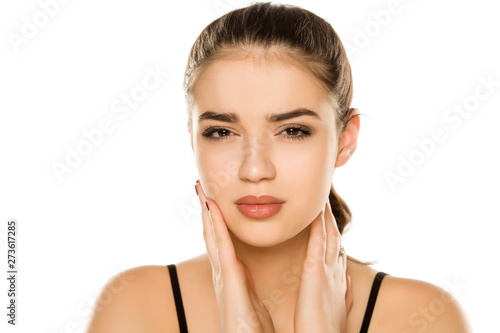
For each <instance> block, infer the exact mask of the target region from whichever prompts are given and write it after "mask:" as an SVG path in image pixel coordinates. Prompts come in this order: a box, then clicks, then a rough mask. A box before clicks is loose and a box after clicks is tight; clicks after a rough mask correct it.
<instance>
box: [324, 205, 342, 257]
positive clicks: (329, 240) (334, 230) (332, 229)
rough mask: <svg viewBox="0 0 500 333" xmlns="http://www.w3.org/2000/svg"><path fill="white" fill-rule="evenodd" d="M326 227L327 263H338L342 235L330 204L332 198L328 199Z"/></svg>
mask: <svg viewBox="0 0 500 333" xmlns="http://www.w3.org/2000/svg"><path fill="white" fill-rule="evenodd" d="M325 229H326V255H325V257H326V264H327V265H333V264H335V263H337V261H338V260H337V259H338V257H339V250H340V243H341V237H342V235H341V234H340V231H339V229H338V227H337V222H336V221H335V216H333V212H332V208H331V206H330V199H327V200H326V209H325Z"/></svg>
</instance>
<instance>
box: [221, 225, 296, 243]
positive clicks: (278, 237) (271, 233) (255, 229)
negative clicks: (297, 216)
mask: <svg viewBox="0 0 500 333" xmlns="http://www.w3.org/2000/svg"><path fill="white" fill-rule="evenodd" d="M282 223H283V221H281V222H279V221H245V222H243V221H241V219H240V220H239V221H238V222H237V226H236V227H231V228H230V231H229V233H230V234H232V237H233V239H234V238H237V239H238V240H239V241H241V242H243V243H245V244H247V245H250V246H254V247H262V248H264V247H272V246H275V245H278V244H281V243H283V242H286V241H287V240H289V239H291V238H293V237H294V235H291V234H290V229H289V228H288V230H286V229H287V228H285V230H284V229H283V224H282ZM228 228H229V227H228ZM298 232H300V231H297V233H298ZM233 243H234V240H233Z"/></svg>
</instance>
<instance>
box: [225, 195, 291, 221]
mask: <svg viewBox="0 0 500 333" xmlns="http://www.w3.org/2000/svg"><path fill="white" fill-rule="evenodd" d="M283 203H284V201H283V200H281V199H278V198H276V197H273V196H270V195H261V196H259V197H256V196H254V195H247V196H245V197H242V198H239V199H238V200H237V201H236V202H235V204H236V207H237V208H238V210H239V211H240V213H241V214H243V215H245V216H246V217H249V218H252V219H265V218H268V217H271V216H273V215H275V214H277V213H278V212H279V211H280V209H281V207H282V206H283Z"/></svg>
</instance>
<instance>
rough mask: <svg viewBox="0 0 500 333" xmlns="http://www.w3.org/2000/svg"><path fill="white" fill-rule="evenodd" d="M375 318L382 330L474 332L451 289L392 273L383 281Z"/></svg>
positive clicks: (429, 332) (375, 322) (376, 323)
mask: <svg viewBox="0 0 500 333" xmlns="http://www.w3.org/2000/svg"><path fill="white" fill-rule="evenodd" d="M372 320H373V321H374V322H373V323H372V324H373V325H374V326H377V328H379V329H377V331H379V330H380V331H381V332H392V331H395V332H396V331H397V332H405V331H406V332H423V331H425V332H428V333H432V332H455V333H466V332H472V329H471V327H470V324H469V323H468V320H467V317H466V315H465V312H464V311H463V308H462V306H461V305H460V303H459V301H458V300H457V299H456V298H455V297H454V296H453V295H452V294H451V293H450V292H448V291H446V290H445V289H443V288H441V287H438V286H436V285H434V284H432V283H429V282H425V281H421V280H414V279H407V278H401V277H394V276H391V275H386V276H385V277H384V279H383V281H382V284H381V286H380V290H379V295H378V297H377V306H376V307H375V310H374V314H373V318H372ZM370 326H371V325H370Z"/></svg>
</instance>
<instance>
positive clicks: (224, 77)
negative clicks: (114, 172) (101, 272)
mask: <svg viewBox="0 0 500 333" xmlns="http://www.w3.org/2000/svg"><path fill="white" fill-rule="evenodd" d="M235 73H237V75H235ZM194 97H195V105H194V108H193V114H192V116H193V117H192V119H193V121H192V123H188V131H189V133H190V135H191V146H192V149H193V153H194V158H195V163H196V166H197V168H198V171H199V175H200V177H199V184H198V185H197V189H198V193H199V196H200V206H201V207H200V208H201V212H202V220H203V225H204V239H205V243H206V247H207V253H204V254H202V255H200V256H197V257H194V258H192V259H189V260H186V261H183V262H179V263H176V267H177V272H178V277H179V284H180V289H181V294H182V299H183V303H184V309H185V313H186V319H187V324H188V328H189V332H190V333H198V332H200V333H202V332H203V333H207V332H209V333H212V332H213V333H216V332H217V333H220V332H229V331H231V330H232V329H233V328H234V327H235V325H236V327H237V325H238V322H235V321H234V320H235V319H237V318H235V316H236V317H237V316H239V315H242V316H243V318H246V316H248V315H250V318H248V319H249V321H246V319H245V320H244V321H243V323H245V322H249V323H253V326H250V329H253V331H249V332H273V330H274V332H276V333H290V332H299V333H302V332H344V333H358V332H359V330H360V327H361V322H362V320H363V316H364V313H365V310H366V305H367V302H368V297H369V294H370V289H371V286H372V283H373V279H374V277H375V275H376V273H377V271H376V270H374V269H373V268H371V267H370V266H367V265H362V264H359V263H356V262H354V261H350V260H347V261H346V260H345V258H344V257H343V256H339V255H338V246H339V244H340V235H339V234H338V230H337V231H336V228H333V227H334V226H335V223H334V219H333V215H331V210H330V207H328V206H327V204H328V202H327V198H328V193H329V190H330V186H331V181H332V177H333V173H334V170H335V168H337V167H340V166H342V165H344V164H345V163H346V162H347V161H348V160H349V159H350V158H351V156H352V155H353V153H354V151H355V150H356V145H357V138H358V133H359V129H360V121H359V117H354V118H352V119H351V121H349V122H348V123H347V126H346V127H345V129H344V131H343V132H342V133H340V138H341V140H337V135H338V134H339V133H337V132H336V129H335V116H336V113H335V112H334V109H333V108H332V106H331V104H330V103H329V102H328V99H327V97H326V96H325V93H324V91H323V90H322V88H321V86H320V85H319V84H318V82H317V81H315V79H314V77H312V75H310V73H308V72H307V71H306V70H305V69H304V68H301V67H297V66H294V65H290V64H289V63H287V62H286V61H283V60H282V59H280V60H276V61H273V59H272V58H267V59H266V61H261V59H260V58H259V57H257V58H255V57H249V58H245V57H242V56H241V54H237V55H235V57H233V58H225V59H220V60H217V61H215V62H213V63H212V64H210V65H209V67H208V69H207V70H205V71H204V72H203V73H202V75H201V76H200V77H199V78H198V83H197V85H196V89H195V93H194ZM296 108H307V109H309V110H312V111H314V112H316V114H317V115H318V116H319V117H311V116H307V115H303V116H300V117H296V118H290V119H286V120H283V121H280V122H269V121H267V120H266V117H267V116H269V115H270V114H280V113H283V112H287V111H290V110H294V109H296ZM208 110H211V111H214V112H216V113H229V112H232V113H234V114H235V115H237V116H238V117H239V119H240V122H227V121H223V120H224V119H222V120H221V118H218V119H205V120H199V117H200V115H202V114H203V113H204V112H206V111H208ZM352 112H356V111H355V110H353V111H352ZM225 120H227V119H225ZM209 126H219V128H218V129H217V130H216V131H214V132H212V133H209V132H207V129H208V128H209ZM291 127H294V128H295V129H291ZM297 127H300V128H302V129H305V130H306V131H307V130H309V132H310V135H309V136H307V135H305V132H304V131H302V130H301V129H300V130H299V129H297ZM221 128H223V129H221ZM202 133H204V134H205V136H204V135H202ZM296 136H299V137H301V139H297V138H295V137H296ZM353 186H356V184H353ZM193 191H194V190H193ZM250 194H251V195H256V196H258V195H261V194H267V195H272V196H275V197H278V198H280V199H282V200H283V201H284V204H283V207H282V209H281V210H280V212H279V213H278V214H276V215H274V216H272V217H270V218H268V219H266V220H261V221H256V220H254V219H250V218H248V217H246V216H243V215H242V214H241V213H240V212H239V211H238V209H237V207H236V205H235V201H236V200H237V199H239V198H240V197H243V196H246V195H250ZM204 201H207V202H208V205H209V207H210V213H211V214H212V216H211V218H210V216H209V215H208V211H207V208H206V206H205V203H204ZM323 212H324V213H325V214H324V215H323ZM212 222H213V229H211V228H212ZM172 223H175V222H172ZM373 223H377V217H374V220H373ZM207 226H208V228H207ZM325 232H326V235H327V236H326V239H325V242H326V245H325V244H323V248H325V249H326V253H324V252H322V251H314V245H317V244H318V243H317V242H315V241H314V240H315V239H316V240H318V239H320V238H321V236H320V235H322V234H324V233H325ZM381 232H382V231H381ZM228 236H229V237H228ZM231 245H232V247H231ZM311 246H312V248H311ZM320 249H321V247H320ZM346 251H347V252H349V249H346ZM217 253H218V255H217ZM318 253H320V254H321V253H323V256H319V257H316V258H323V257H324V264H323V265H316V266H314V265H312V269H310V268H308V269H307V270H306V267H309V266H308V265H307V264H306V259H307V258H308V257H311V254H315V255H316V256H317V254H318ZM217 258H218V259H217ZM321 260H322V259H321ZM321 260H319V261H321ZM316 262H318V261H316ZM388 273H391V272H388ZM346 274H347V276H348V279H347V281H346ZM221 281H222V282H223V283H222V285H221V283H220V282H221ZM348 282H349V283H348ZM346 295H347V296H346ZM259 300H260V301H261V302H262V303H263V304H264V305H265V307H263V306H262V304H261V303H260V302H259ZM266 312H267V314H268V315H269V316H266ZM258 313H260V314H262V315H261V316H258V315H257V314H258ZM252 314H255V315H254V316H252ZM239 323H242V322H241V321H240V322H239ZM271 323H272V326H273V327H271ZM314 325H316V326H314ZM308 329H309V330H308ZM339 329H341V330H340V331H339ZM88 332H89V333H104V332H106V333H115V332H116V333H118V332H119V333H132V332H134V333H136V332H179V328H178V324H177V314H176V308H175V303H174V298H173V293H172V288H171V285H170V275H169V273H168V270H167V269H166V267H165V266H164V265H148V266H140V267H135V268H131V269H129V270H126V271H124V272H123V274H120V275H118V276H115V277H113V278H112V279H111V280H110V281H109V282H108V283H107V284H106V286H105V287H104V289H103V291H102V293H101V295H100V297H99V299H98V301H97V303H96V308H95V311H94V314H93V317H92V320H91V322H90V324H89V328H88ZM231 332H237V331H234V330H232V331H231ZM393 332H394V333H404V332H406V333H413V332H426V333H437V332H439V333H442V332H454V333H464V332H472V330H471V328H470V325H469V323H468V322H467V319H466V316H465V314H464V312H463V309H462V308H461V306H460V304H459V302H458V301H457V300H456V299H455V298H454V297H453V295H451V294H450V293H448V292H447V291H445V290H443V289H442V288H439V287H437V286H435V285H433V284H431V283H427V282H424V281H418V280H412V279H404V278H398V277H395V276H386V277H385V278H384V280H383V282H382V285H381V287H380V291H379V296H378V298H377V303H376V306H375V309H374V312H373V316H372V320H371V324H370V328H369V333H393Z"/></svg>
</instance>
